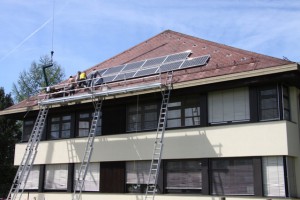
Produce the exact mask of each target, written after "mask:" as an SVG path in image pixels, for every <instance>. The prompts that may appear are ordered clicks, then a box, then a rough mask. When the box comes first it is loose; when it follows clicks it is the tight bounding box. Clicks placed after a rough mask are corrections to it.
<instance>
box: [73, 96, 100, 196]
mask: <svg viewBox="0 0 300 200" xmlns="http://www.w3.org/2000/svg"><path fill="white" fill-rule="evenodd" d="M102 102H103V99H99V100H98V102H97V103H96V106H95V112H94V114H93V120H92V124H91V128H90V132H89V135H88V141H87V144H86V147H85V153H84V157H83V160H82V162H81V165H80V168H79V172H78V177H77V179H76V182H75V188H74V192H73V197H72V199H73V200H79V199H80V197H81V192H82V189H83V186H84V181H85V177H86V174H87V171H88V168H89V164H90V160H91V156H92V152H93V148H94V140H95V135H96V130H97V124H98V122H99V119H101V117H102V116H101V107H102Z"/></svg>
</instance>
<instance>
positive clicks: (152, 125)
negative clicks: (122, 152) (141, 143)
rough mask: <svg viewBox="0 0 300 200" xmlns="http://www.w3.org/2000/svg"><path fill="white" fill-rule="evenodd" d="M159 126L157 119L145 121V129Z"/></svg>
mask: <svg viewBox="0 0 300 200" xmlns="http://www.w3.org/2000/svg"><path fill="white" fill-rule="evenodd" d="M156 128H157V122H156V121H150V122H145V123H144V128H143V129H144V130H149V129H156Z"/></svg>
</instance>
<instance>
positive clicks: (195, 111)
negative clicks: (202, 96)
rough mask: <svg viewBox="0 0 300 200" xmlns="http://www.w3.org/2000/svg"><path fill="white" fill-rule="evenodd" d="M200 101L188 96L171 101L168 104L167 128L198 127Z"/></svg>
mask: <svg viewBox="0 0 300 200" xmlns="http://www.w3.org/2000/svg"><path fill="white" fill-rule="evenodd" d="M199 102H200V100H199V99H198V98H196V97H193V96H189V98H186V97H184V99H183V98H182V99H179V100H175V101H174V100H173V101H170V103H169V104H168V116H167V117H168V119H167V127H168V128H172V127H184V126H198V125H200V106H199Z"/></svg>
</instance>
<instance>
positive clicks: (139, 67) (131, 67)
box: [95, 51, 210, 84]
mask: <svg viewBox="0 0 300 200" xmlns="http://www.w3.org/2000/svg"><path fill="white" fill-rule="evenodd" d="M190 54H191V51H185V52H181V53H176V54H170V55H167V56H162V57H156V58H152V59H148V60H143V61H138V62H133V63H128V64H124V65H119V66H116V67H111V68H108V69H106V70H100V71H99V73H100V74H101V76H102V78H100V79H98V80H96V83H95V84H101V83H102V82H103V83H110V82H115V81H122V80H127V79H132V78H137V77H143V76H150V75H154V74H158V73H163V72H168V71H174V70H179V69H186V68H191V67H196V66H203V65H206V64H207V62H208V61H209V58H210V55H205V56H200V57H196V58H188V56H189V55H190Z"/></svg>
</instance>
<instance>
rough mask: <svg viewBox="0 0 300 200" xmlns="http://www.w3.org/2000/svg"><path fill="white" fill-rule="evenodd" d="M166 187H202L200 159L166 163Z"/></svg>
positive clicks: (199, 188)
mask: <svg viewBox="0 0 300 200" xmlns="http://www.w3.org/2000/svg"><path fill="white" fill-rule="evenodd" d="M166 189H184V190H186V189H198V190H201V189H202V171H201V162H200V161H170V162H167V165H166Z"/></svg>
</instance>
